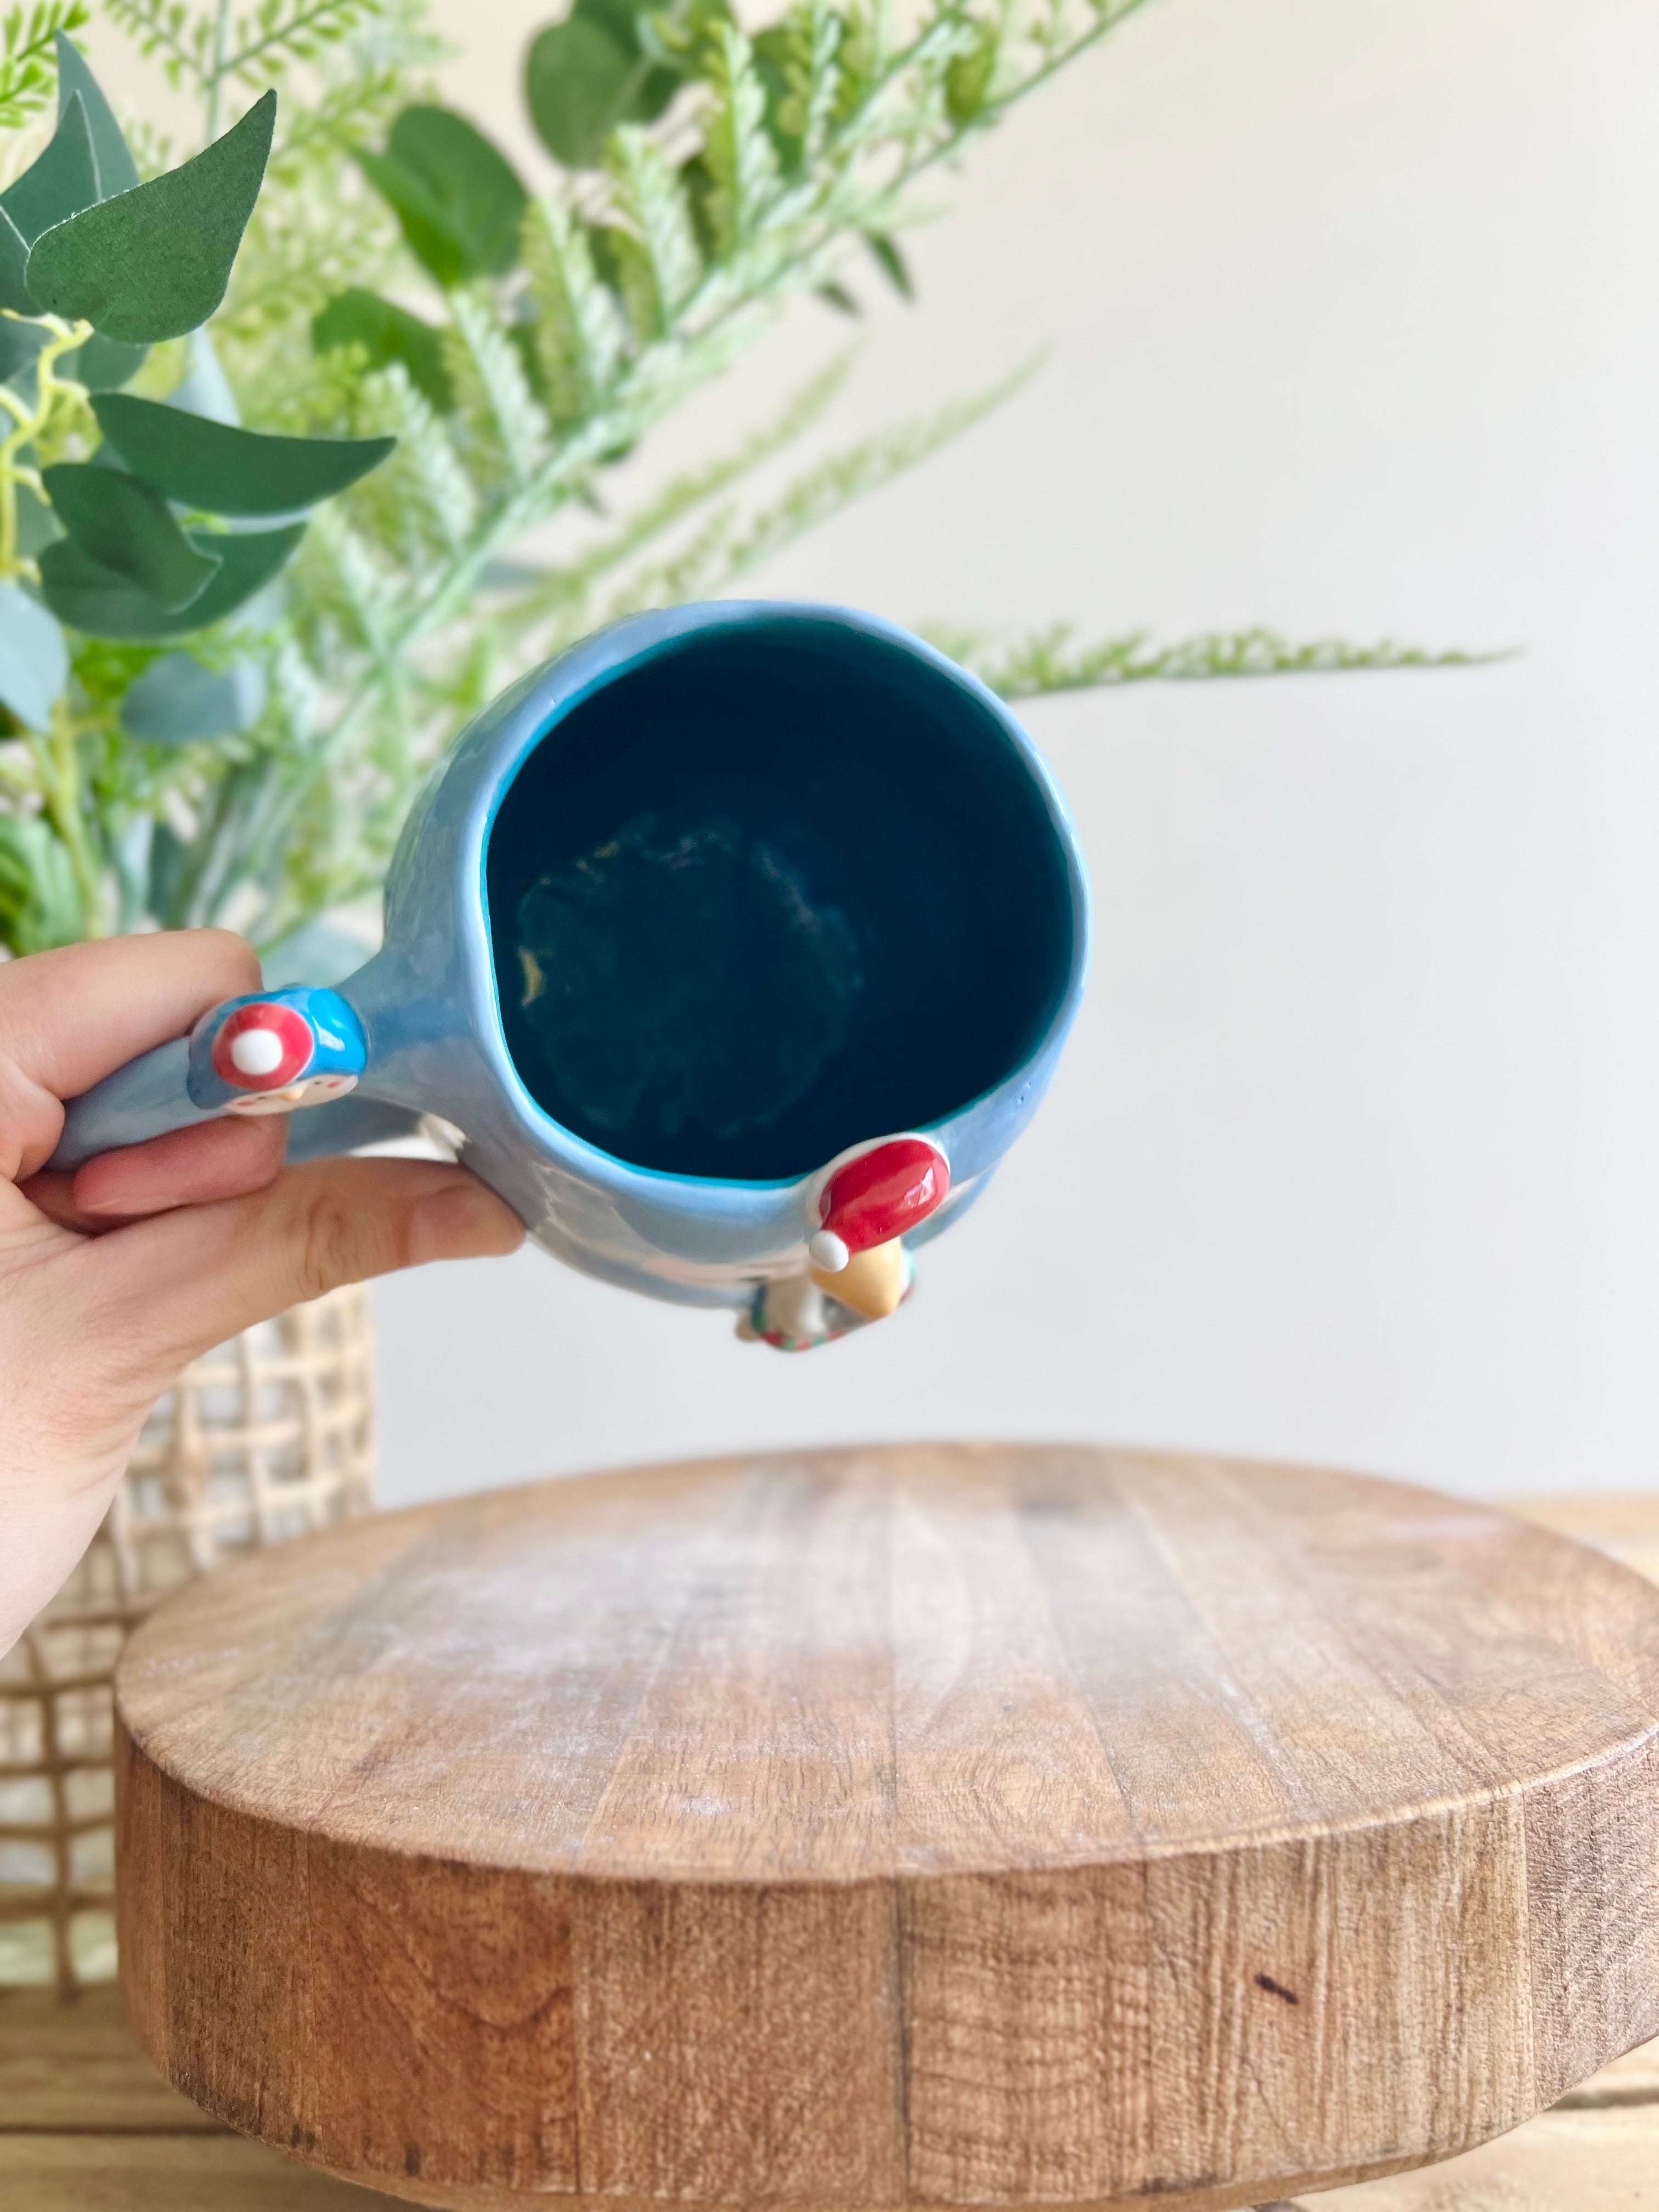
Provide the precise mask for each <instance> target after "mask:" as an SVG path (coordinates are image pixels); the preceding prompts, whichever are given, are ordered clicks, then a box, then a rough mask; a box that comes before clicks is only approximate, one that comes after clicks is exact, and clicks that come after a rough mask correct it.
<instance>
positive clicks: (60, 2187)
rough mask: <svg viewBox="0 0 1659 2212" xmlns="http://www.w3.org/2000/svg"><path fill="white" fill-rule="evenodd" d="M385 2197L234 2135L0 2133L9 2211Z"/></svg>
mask: <svg viewBox="0 0 1659 2212" xmlns="http://www.w3.org/2000/svg"><path fill="white" fill-rule="evenodd" d="M391 2203H392V2199H391V2198H390V2197H381V2196H380V2195H379V2194H378V2193H377V2192H375V2191H370V2190H367V2189H357V2188H354V2187H353V2186H352V2185H351V2184H350V2183H349V2182H344V2181H334V2180H331V2179H330V2178H329V2177H328V2176H327V2175H326V2174H322V2173H314V2172H312V2171H311V2169H310V2168H309V2167H307V2166H295V2165H294V2164H292V2163H291V2162H290V2161H289V2160H287V2159H285V2158H283V2157H281V2156H280V2155H279V2154H277V2153H276V2151H272V2150H266V2149H265V2148H264V2146H263V2145H262V2144H260V2143H253V2142H242V2141H241V2139H240V2137H239V2136H225V2135H218V2136H214V2135H207V2136H204V2135H186V2136H143V2135H138V2136H117V2135H104V2136H56V2135H45V2136H27V2135H12V2136H0V2204H4V2205H6V2206H8V2207H15V2212H374V2207H375V2206H376V2205H381V2206H386V2207H389V2206H390V2205H391Z"/></svg>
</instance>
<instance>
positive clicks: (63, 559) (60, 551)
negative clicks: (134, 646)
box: [40, 522, 305, 638]
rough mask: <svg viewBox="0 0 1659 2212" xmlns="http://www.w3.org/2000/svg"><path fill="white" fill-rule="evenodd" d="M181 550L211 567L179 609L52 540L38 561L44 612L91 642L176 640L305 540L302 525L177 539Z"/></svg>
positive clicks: (238, 599) (210, 619)
mask: <svg viewBox="0 0 1659 2212" xmlns="http://www.w3.org/2000/svg"><path fill="white" fill-rule="evenodd" d="M181 535H182V536H183V538H184V540H185V547H186V549H187V550H190V551H192V552H194V553H196V554H197V555H199V556H202V557H203V559H204V560H205V561H207V562H211V563H212V564H213V565H212V568H211V573H210V576H209V580H208V581H207V583H206V584H205V585H204V586H202V587H201V588H200V589H198V590H197V592H195V594H194V595H193V596H192V597H191V599H188V600H187V601H185V604H184V605H182V606H177V607H170V606H169V605H167V601H166V599H163V598H162V597H161V595H160V593H158V592H155V591H153V590H151V589H149V587H148V586H144V585H141V584H139V583H137V582H136V581H135V582H131V583H129V582H128V581H127V580H126V579H125V574H123V573H122V572H120V571H118V570H116V569H113V568H111V567H110V566H109V565H108V563H107V562H105V561H100V560H97V559H95V558H94V556H92V555H91V554H89V553H88V551H87V550H86V549H85V548H84V546H83V545H82V544H79V543H78V542H77V541H76V539H75V538H72V537H71V538H58V540H57V542H56V543H55V544H52V545H48V546H47V547H46V550H45V552H44V553H42V554H41V556H40V589H41V593H42V596H43V597H44V598H45V599H46V605H48V606H49V607H50V608H51V609H52V612H53V614H55V615H56V616H57V617H58V621H59V622H61V623H64V624H65V625H66V626H67V627H68V628H69V629H80V630H85V631H86V632H87V633H88V635H90V636H93V637H117V638H162V637H183V636H184V635H185V634H186V633H187V632H188V631H190V630H193V629H207V628H208V627H209V625H210V623H216V622H221V621H222V620H223V618H224V617H225V616H226V615H228V614H234V612H235V611H236V609H237V608H238V607H240V606H242V605H245V604H246V602H247V601H248V600H249V599H252V597H253V595H254V593H255V592H258V591H261V590H262V589H263V588H264V586H265V585H267V584H268V583H269V582H270V580H271V578H272V577H273V576H274V575H275V574H276V571H277V570H278V569H279V568H281V567H282V566H283V562H285V561H287V560H288V559H289V556H290V555H291V554H292V553H293V552H294V551H295V549H296V547H297V546H298V544H299V543H300V540H301V538H303V537H304V535H305V525H304V524H303V523H302V522H296V523H294V524H291V525H290V526H289V528H288V529H286V530H259V531H237V532H234V533H229V532H226V533H222V534H220V535H217V536H215V535H211V534H210V533H209V532H204V531H200V530H191V531H185V532H182V533H181Z"/></svg>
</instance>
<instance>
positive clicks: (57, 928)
mask: <svg viewBox="0 0 1659 2212" xmlns="http://www.w3.org/2000/svg"><path fill="white" fill-rule="evenodd" d="M85 921H86V917H85V913H84V910H83V908H82V897H81V887H80V885H79V884H78V883H77V882H76V876H75V867H74V864H73V862H72V861H71V860H70V856H69V854H68V852H67V850H66V849H65V848H64V842H63V840H62V839H61V838H60V837H59V836H58V833H57V831H56V830H55V829H53V828H52V824H51V823H49V822H47V821H46V820H44V819H43V818H42V817H40V815H38V814H29V815H17V814H4V815H0V939H3V940H4V942H5V943H6V944H8V945H9V946H10V947H11V949H12V951H14V952H17V953H27V952H45V951H49V950H50V948H51V947H52V946H53V945H73V944H74V943H75V942H76V939H78V938H82V937H84V936H85V935H86V927H85Z"/></svg>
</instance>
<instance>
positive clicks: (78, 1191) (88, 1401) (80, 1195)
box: [0, 929, 524, 1654]
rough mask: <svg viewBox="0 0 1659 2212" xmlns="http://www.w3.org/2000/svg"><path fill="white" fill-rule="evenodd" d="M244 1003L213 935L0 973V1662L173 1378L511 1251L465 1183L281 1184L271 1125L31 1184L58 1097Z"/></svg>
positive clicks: (139, 1150)
mask: <svg viewBox="0 0 1659 2212" xmlns="http://www.w3.org/2000/svg"><path fill="white" fill-rule="evenodd" d="M258 987H259V963H258V961H257V960H256V959H255V957H254V956H253V953H252V951H251V950H250V949H249V947H248V946H247V945H245V944H244V943H243V942H242V940H241V939H240V938H238V937H233V936H231V935H229V934H228V933H227V932H225V931H223V930H216V929H203V930H190V931H181V932H179V933H174V934H169V935H164V936H148V937H123V938H112V939H106V940H105V941H104V942H102V943H100V944H95V945H70V946H67V947H66V948H65V949H64V951H59V952H41V953H36V954H35V955H33V957H31V958H28V959H26V960H14V961H9V962H5V963H0V1654H3V1653H4V1652H6V1651H8V1650H9V1649H10V1648H11V1645H12V1644H14V1643H15V1640H16V1638H17V1637H18V1635H19V1634H20V1633H21V1631H22V1629H23V1628H24V1626H26V1624H27V1622H28V1621H29V1620H32V1619H33V1616H34V1615H35V1613H38V1612H39V1611H40V1607H42V1606H43V1605H45V1603H46V1601H47V1599H48V1598H50V1597H51V1596H52V1593H53V1592H54V1591H55V1590H56V1589H58V1588H59V1587H60V1586H61V1584H62V1583H63V1582H64V1579H65V1577H67V1576H68V1574H69V1572H70V1569H71V1568H72V1567H73V1566H74V1565H75V1563H76V1560H77V1559H79V1558H80V1556H81V1554H82V1552H83V1551H84V1550H85V1549H86V1547H87V1545H88V1542H89V1541H90V1540H91V1537H92V1534H93V1532H94V1529H95V1528H97V1526H98V1523H99V1522H100V1519H101V1518H102V1517H103V1513H104V1510H105V1508H106V1505H107V1504H109V1500H110V1497H111V1494H112V1492H113V1491H114V1488H115V1486H116V1484H117V1482H118V1480H120V1476H121V1472H122V1469H123V1468H125V1465H126V1463H127V1459H128V1456H129V1455H130V1454H131V1450H132V1447H133V1444H134V1443H135V1442H136V1441H137V1435H138V1431H139V1429H140V1428H141V1426H142V1425H143V1419H144V1416H145V1414H146V1413H147V1412H148V1411H149V1407H150V1406H151V1405H152V1403H153V1402H154V1401H155V1399H156V1398H157V1397H158V1396H159V1395H161V1392H162V1391H163V1390H165V1389H167V1387H168V1386H169V1384H171V1383H173V1382H174V1381H175V1380H176V1379H177V1376H178V1374H179V1370H180V1369H181V1368H182V1367H183V1366H184V1365H185V1363H186V1362H187V1361H189V1360H191V1359H193V1358H196V1356H197V1354H198V1353H200V1352H206V1351H208V1350H210V1348H211V1346H214V1345H216V1344H222V1343H223V1342H224V1340H226V1339H227V1338H228V1337H231V1336H234V1335H235V1334H236V1333H237V1332H238V1331H239V1330H240V1329H244V1328H250V1327H251V1326H252V1324H253V1323H254V1322H259V1321H264V1320H267V1319H269V1318H270V1316H271V1315H273V1314H277V1313H281V1312H282V1311H283V1310H284V1309H285V1308H286V1307H289V1306H291V1305H295V1304H298V1303H299V1302H300V1301H301V1299H304V1298H314V1297H320V1296H321V1294H322V1293H323V1292H324V1291H330V1290H333V1289H335V1288H336V1287H337V1285H340V1284H342V1283H355V1282H361V1281H362V1280H363V1279H365V1278H366V1277H368V1276H370V1275H381V1274H386V1273H389V1272H390V1271H391V1270H392V1269H393V1268H397V1267H418V1266H420V1265H421V1264H422V1262H423V1261H428V1260H459V1259H469V1258H473V1257H477V1256H481V1255H484V1254H487V1253H495V1252H510V1251H512V1250H513V1249H514V1247H515V1246H516V1245H518V1244H519V1243H520V1242H521V1240H522V1238H523V1236H524V1229H523V1225H521V1224H520V1221H519V1220H518V1218H517V1217H516V1216H515V1215H514V1214H513V1213H512V1212H510V1211H509V1210H508V1208H507V1206H504V1205H503V1204H502V1203H501V1200H500V1199H498V1198H496V1197H495V1195H494V1194H493V1193H492V1192H490V1191H489V1190H486V1189H485V1188H484V1186H483V1184H482V1183H481V1182H478V1180H477V1177H476V1176H472V1175H470V1174H469V1173H468V1172H467V1171H466V1170H465V1168H459V1167H449V1166H444V1165H441V1164H436V1163H433V1164H428V1162H426V1161H422V1160H396V1159H392V1160H353V1159H343V1160H325V1161H319V1162H317V1163H316V1164H314V1165H311V1166H307V1167H300V1168H287V1169H285V1168H284V1167H283V1146H284V1142H285V1135H284V1123H283V1117H282V1116H280V1115H277V1116H270V1117H265V1118H260V1119H254V1120H251V1121H210V1122H205V1123H203V1124H200V1125H198V1126H197V1127H195V1128H192V1129H180V1130H178V1131H175V1132H174V1133H173V1135H171V1136H167V1137H157V1138H155V1139H153V1140H152V1141H151V1142H150V1143H149V1144H147V1145H135V1146H131V1148H130V1149H128V1150H126V1151H124V1152H106V1153H105V1154H104V1155H103V1157H102V1158H99V1159H95V1160H89V1161H88V1163H87V1164H86V1165H85V1166H84V1167H83V1168H81V1169H80V1170H78V1171H77V1172H76V1174H74V1175H73V1176H67V1175H54V1174H48V1173H44V1172H42V1170H43V1167H44V1164H45V1163H46V1161H47V1160H48V1159H49V1158H51V1157H52V1152H53V1150H54V1148H55V1147H56V1146H57V1143H58V1135H59V1133H60V1131H61V1129H62V1127H63V1121H64V1109H63V1105H62V1103H61V1102H62V1101H63V1100H64V1099H65V1098H73V1097H77V1096H78V1095H79V1094H80V1093H81V1092H82V1091H86V1090H88V1089H89V1088H90V1087H91V1085H93V1084H94V1083H95V1082H97V1081H98V1079H100V1077H101V1076H104V1075H107V1074H108V1073H110V1072H111V1070H112V1069H113V1068H116V1067H118V1066H121V1064H122V1063H123V1062H124V1061H125V1060H131V1059H132V1058H133V1057H134V1055H135V1054H137V1053H141V1052H145V1051H148V1050H149V1048H150V1047H151V1046H152V1045H157V1044H164V1043H166V1042H167V1040H168V1039H169V1038H172V1037H176V1036H184V1035H185V1032H186V1031H187V1030H190V1029H191V1026H192V1025H193V1024H194V1023H195V1022H196V1020H197V1018H198V1017H199V1016H200V1015H202V1014H204V1013H205V1012H207V1010H208V1008H209V1007H210V1006H216V1005H217V1004H218V1003H219V1001H220V1000H222V999H230V998H235V997H238V996H240V995H241V994H244V993H246V992H251V991H257V990H258Z"/></svg>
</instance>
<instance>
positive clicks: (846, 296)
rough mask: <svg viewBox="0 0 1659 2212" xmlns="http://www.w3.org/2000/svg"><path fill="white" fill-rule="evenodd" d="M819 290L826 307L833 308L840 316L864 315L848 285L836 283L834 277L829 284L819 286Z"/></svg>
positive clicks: (818, 293)
mask: <svg viewBox="0 0 1659 2212" xmlns="http://www.w3.org/2000/svg"><path fill="white" fill-rule="evenodd" d="M817 295H818V297H819V299H820V300H822V301H823V304H824V306H825V307H833V308H834V309H835V311H836V313H837V314H838V315H861V314H862V313H864V310H863V308H862V307H860V305H859V303H858V301H856V300H855V299H854V297H853V295H852V294H851V293H850V292H849V291H848V289H847V287H846V285H845V284H838V283H836V281H835V279H834V278H833V277H831V279H830V280H829V283H827V284H820V285H818V286H817Z"/></svg>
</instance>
